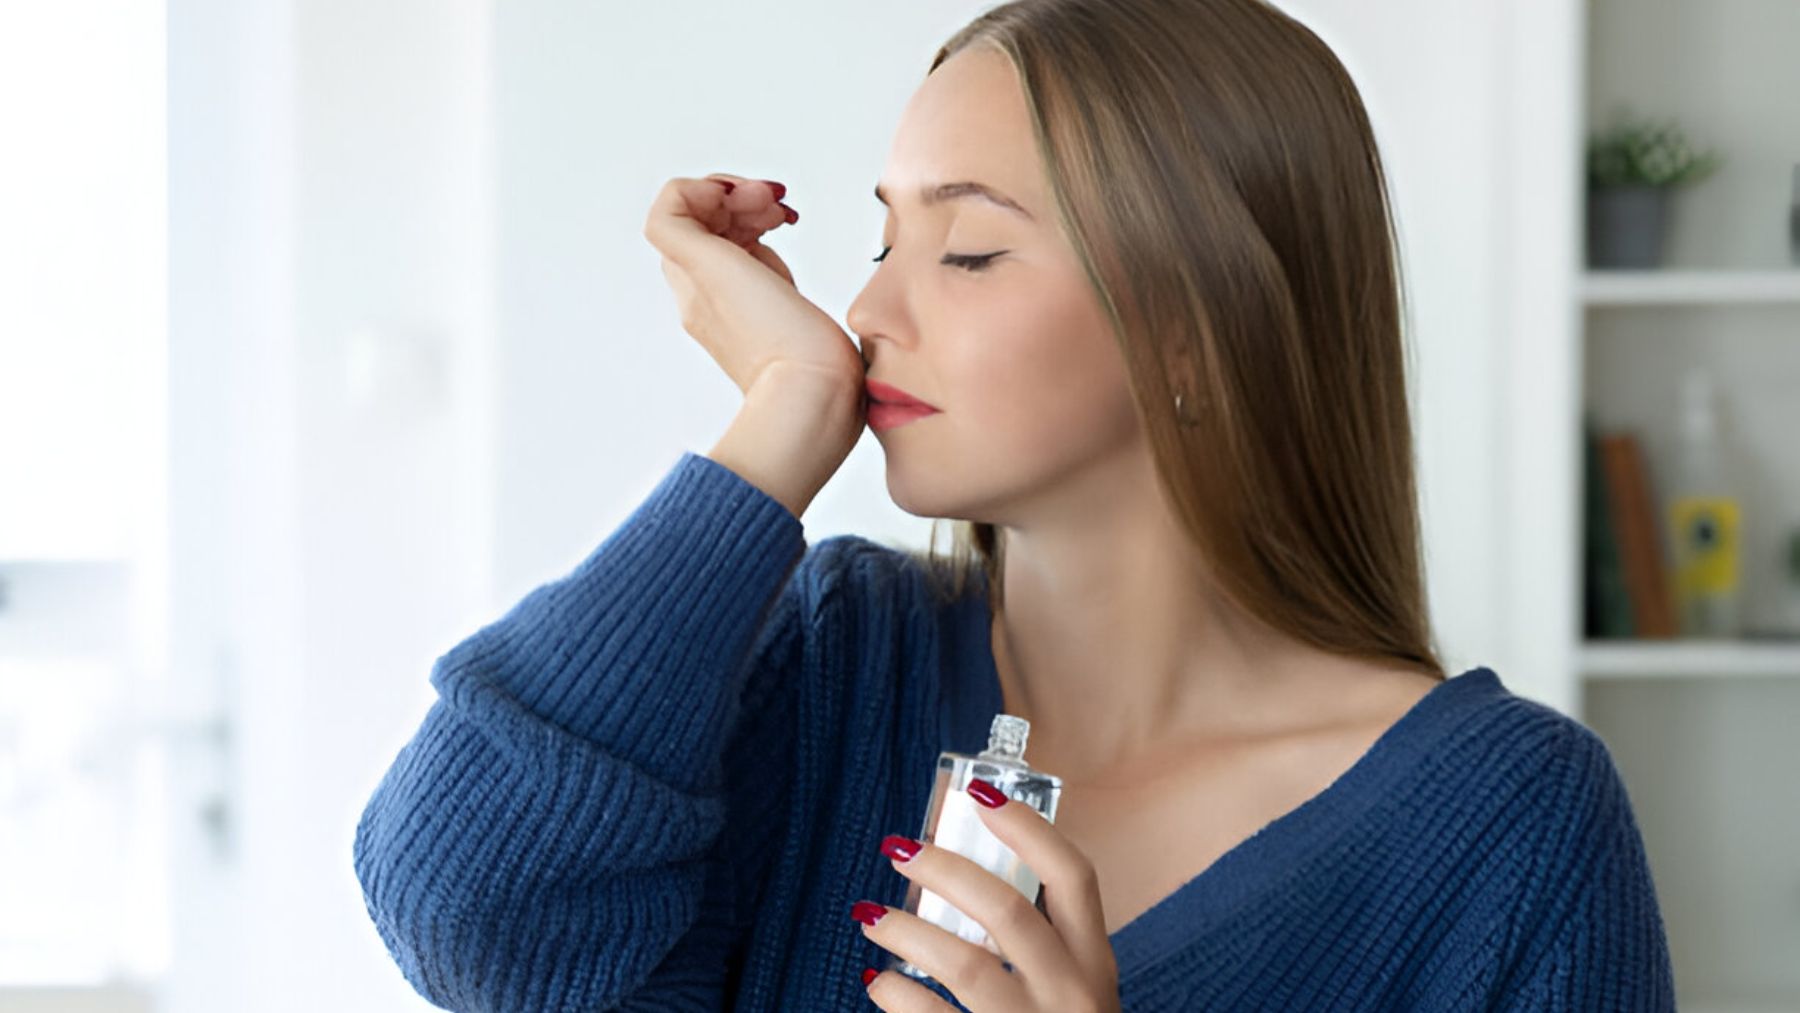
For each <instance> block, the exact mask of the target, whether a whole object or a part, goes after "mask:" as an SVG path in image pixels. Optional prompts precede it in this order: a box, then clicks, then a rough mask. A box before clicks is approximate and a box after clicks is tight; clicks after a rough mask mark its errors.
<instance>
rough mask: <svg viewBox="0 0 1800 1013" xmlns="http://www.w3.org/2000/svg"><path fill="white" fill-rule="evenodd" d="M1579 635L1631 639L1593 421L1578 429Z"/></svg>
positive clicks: (1633, 628) (1622, 573)
mask: <svg viewBox="0 0 1800 1013" xmlns="http://www.w3.org/2000/svg"><path fill="white" fill-rule="evenodd" d="M1581 449H1582V455H1581V456H1582V475H1583V479H1582V533H1583V553H1582V555H1583V565H1582V575H1583V580H1582V611H1583V622H1582V635H1583V636H1585V637H1587V638H1589V639H1599V638H1615V637H1630V636H1634V635H1636V632H1637V627H1636V625H1635V624H1634V623H1633V622H1632V619H1631V594H1630V592H1629V591H1628V590H1626V587H1625V571H1624V568H1623V567H1622V566H1621V564H1620V563H1619V538H1618V532H1617V531H1615V530H1614V529H1613V525H1612V520H1611V514H1610V511H1611V509H1612V506H1611V500H1610V497H1609V496H1608V495H1607V489H1606V472H1605V469H1603V468H1602V467H1601V466H1600V437H1599V433H1598V432H1597V430H1596V429H1595V427H1594V424H1593V422H1592V421H1591V420H1588V421H1586V422H1585V423H1584V425H1583V427H1582V441H1581Z"/></svg>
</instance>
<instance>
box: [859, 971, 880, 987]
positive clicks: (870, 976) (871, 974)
mask: <svg viewBox="0 0 1800 1013" xmlns="http://www.w3.org/2000/svg"><path fill="white" fill-rule="evenodd" d="M880 973H881V972H880V971H877V970H875V969H874V968H873V967H865V968H863V987H864V988H868V987H869V982H871V981H874V980H875V976H876V975H878V974H880Z"/></svg>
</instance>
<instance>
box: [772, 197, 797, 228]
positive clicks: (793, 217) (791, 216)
mask: <svg viewBox="0 0 1800 1013" xmlns="http://www.w3.org/2000/svg"><path fill="white" fill-rule="evenodd" d="M775 203H777V204H781V202H780V201H776V202H775ZM781 210H783V211H786V212H787V223H788V224H789V225H792V224H794V223H795V222H797V221H799V220H800V212H798V211H795V210H794V209H793V208H791V207H788V206H787V205H786V204H781Z"/></svg>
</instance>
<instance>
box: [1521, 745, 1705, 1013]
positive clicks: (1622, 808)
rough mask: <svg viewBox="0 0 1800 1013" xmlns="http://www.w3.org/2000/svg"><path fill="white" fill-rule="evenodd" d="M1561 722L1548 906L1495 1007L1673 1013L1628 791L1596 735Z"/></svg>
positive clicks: (1655, 908) (1664, 947)
mask: <svg viewBox="0 0 1800 1013" xmlns="http://www.w3.org/2000/svg"><path fill="white" fill-rule="evenodd" d="M1567 727H1568V729H1569V730H1568V733H1567V734H1566V736H1565V741H1566V742H1567V743H1569V744H1570V746H1571V748H1570V749H1568V750H1567V754H1566V755H1567V758H1568V761H1569V762H1568V766H1567V767H1566V768H1565V769H1566V770H1567V772H1568V776H1567V782H1566V785H1565V786H1564V787H1565V789H1566V791H1565V793H1564V794H1563V795H1562V798H1563V799H1565V800H1566V801H1565V807H1564V808H1563V809H1562V812H1564V813H1567V814H1575V818H1573V819H1571V820H1570V821H1569V823H1568V827H1569V831H1570V832H1569V833H1568V834H1567V835H1566V836H1563V835H1557V836H1556V837H1553V838H1552V840H1551V841H1550V842H1548V843H1552V844H1553V845H1555V846H1554V847H1553V848H1551V849H1547V850H1546V852H1545V854H1546V855H1547V856H1548V857H1549V862H1548V865H1547V868H1548V870H1549V875H1548V876H1547V878H1546V882H1545V884H1544V887H1545V890H1546V895H1547V896H1549V897H1553V898H1556V899H1557V900H1558V903H1555V904H1552V905H1547V906H1546V907H1545V908H1544V909H1543V911H1542V914H1543V917H1542V918H1541V920H1534V923H1533V929H1534V931H1532V932H1529V933H1527V934H1525V936H1524V945H1523V946H1522V947H1521V949H1520V951H1519V955H1520V959H1519V961H1518V963H1517V965H1516V966H1515V968H1514V972H1513V974H1512V976H1511V977H1510V980H1508V981H1507V983H1506V985H1505V988H1504V990H1503V991H1502V993H1501V995H1500V1001H1499V1002H1498V1003H1497V1004H1496V1006H1495V1008H1496V1009H1498V1010H1503V1011H1519V1013H1524V1011H1527V1010H1530V1011H1537V1013H1559V1011H1569V1013H1575V1011H1586V1010H1602V1009H1603V1010H1618V1011H1621V1013H1625V1011H1631V1013H1636V1011H1656V1013H1661V1011H1665V1010H1674V1009H1675V982H1674V975H1673V972H1672V968H1671V965H1670V959H1669V946H1668V939H1667V936H1666V933H1665V929H1664V925H1663V921H1662V915H1661V912H1660V909H1659V905H1658V903H1657V898H1656V890H1655V886H1654V884H1653V881H1652V879H1651V875H1650V863H1649V858H1648V855H1647V854H1646V853H1645V850H1644V844H1643V837H1642V835H1641V833H1640V831H1639V828H1638V825H1637V820H1636V817H1635V815H1634V814H1633V812H1632V808H1631V800H1630V797H1629V796H1628V794H1627V793H1626V789H1625V785H1624V782H1623V781H1622V780H1621V779H1620V776H1619V773H1618V769H1617V767H1616V766H1614V764H1613V762H1612V760H1611V757H1610V755H1609V753H1608V752H1607V750H1606V747H1605V745H1603V744H1602V742H1601V740H1600V739H1599V737H1598V736H1596V735H1594V734H1593V733H1592V732H1591V731H1589V730H1588V729H1586V728H1585V727H1582V726H1578V725H1575V724H1573V723H1571V724H1570V725H1568V726H1567Z"/></svg>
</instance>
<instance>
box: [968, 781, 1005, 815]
mask: <svg viewBox="0 0 1800 1013" xmlns="http://www.w3.org/2000/svg"><path fill="white" fill-rule="evenodd" d="M969 794H971V795H973V796H975V801H977V802H980V803H981V804H982V805H984V806H987V807H988V808H989V809H998V808H1000V807H1001V806H1003V805H1005V804H1006V796H1005V795H1002V794H1001V793H1000V789H998V788H996V787H994V786H993V785H991V784H989V783H987V782H986V781H983V780H982V779H981V778H979V777H977V778H974V779H973V780H971V781H970V782H969Z"/></svg>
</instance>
